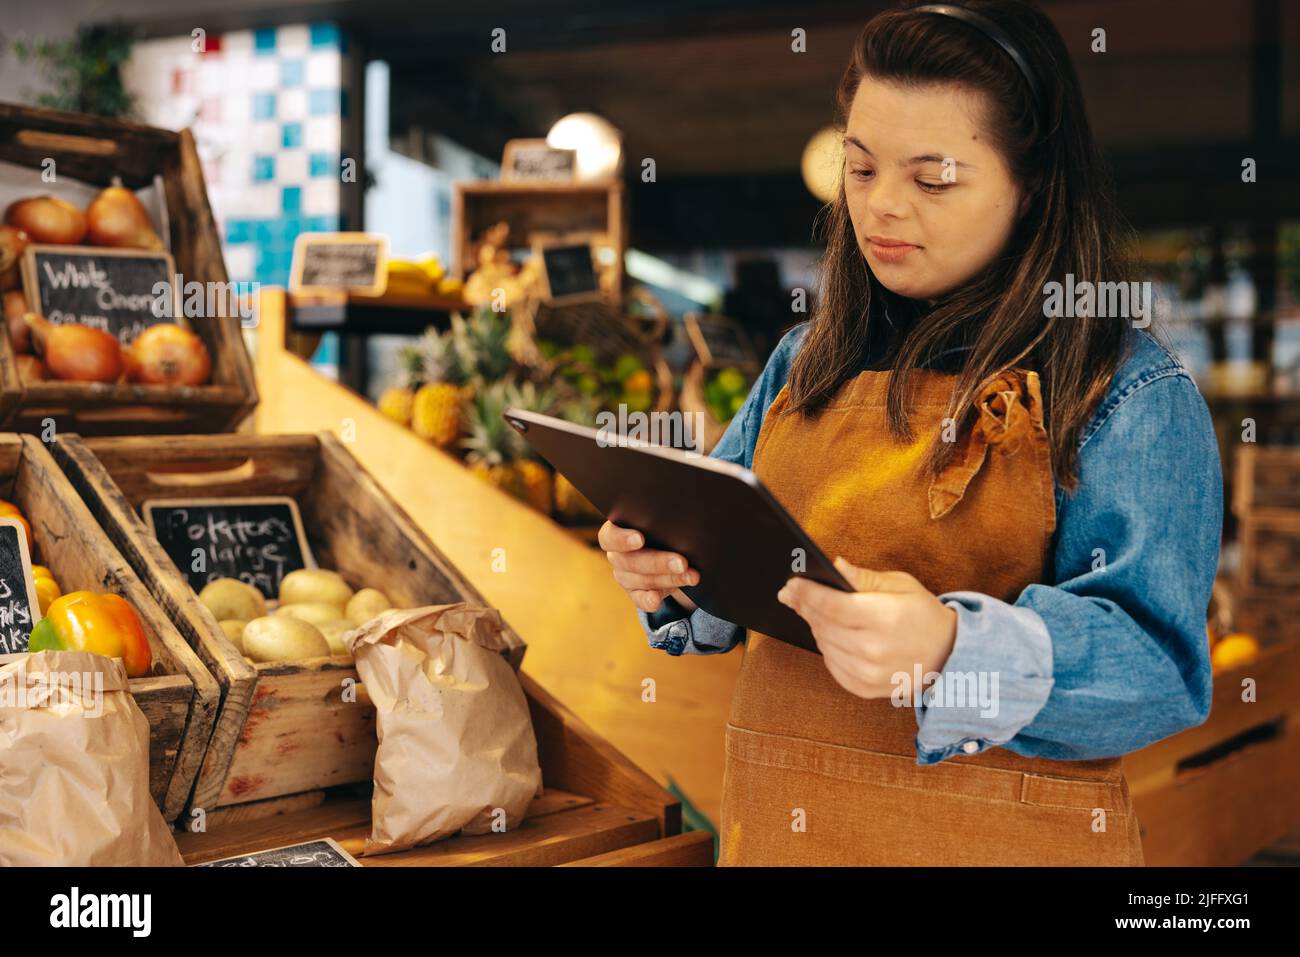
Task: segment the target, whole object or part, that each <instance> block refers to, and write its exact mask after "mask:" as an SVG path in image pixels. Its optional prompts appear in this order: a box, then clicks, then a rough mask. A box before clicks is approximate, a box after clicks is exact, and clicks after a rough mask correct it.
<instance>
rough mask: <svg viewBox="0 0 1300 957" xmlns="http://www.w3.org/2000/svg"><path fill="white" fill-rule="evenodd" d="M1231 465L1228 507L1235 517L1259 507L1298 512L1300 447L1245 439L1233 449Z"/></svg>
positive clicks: (1257, 510) (1299, 501)
mask: <svg viewBox="0 0 1300 957" xmlns="http://www.w3.org/2000/svg"><path fill="white" fill-rule="evenodd" d="M1235 468H1236V476H1235V479H1236V480H1235V482H1234V483H1233V486H1234V487H1233V495H1232V511H1233V512H1234V513H1235V514H1236V515H1237V516H1238V517H1239V518H1246V517H1248V516H1250V515H1251V514H1253V513H1256V512H1259V511H1261V510H1265V511H1271V510H1273V509H1290V510H1295V511H1297V512H1300V449H1287V448H1269V447H1267V446H1264V447H1260V446H1258V445H1255V444H1253V443H1245V444H1243V445H1242V446H1241V447H1240V448H1238V449H1237V453H1236V464H1235Z"/></svg>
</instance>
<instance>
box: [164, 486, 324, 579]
mask: <svg viewBox="0 0 1300 957" xmlns="http://www.w3.org/2000/svg"><path fill="white" fill-rule="evenodd" d="M141 512H142V513H143V515H144V521H145V524H146V525H148V526H149V530H150V531H151V532H153V534H154V537H155V538H157V539H158V543H159V544H160V545H162V547H163V550H164V551H165V552H166V553H167V555H168V557H170V558H171V560H172V562H174V563H175V565H176V567H177V568H179V569H180V570H181V572H182V573H183V574H184V575H185V577H186V578H187V579H188V580H189V583H190V587H191V588H193V589H194V590H195V591H196V592H197V591H202V590H203V586H204V585H206V584H207V583H208V582H210V581H214V580H215V579H218V578H237V579H239V580H240V581H242V582H247V583H248V584H250V585H252V586H253V587H254V588H256V589H257V590H258V591H260V592H261V593H262V594H263V595H265V596H266V597H267V598H276V597H277V596H279V594H280V582H281V581H282V580H283V579H284V576H285V575H287V574H289V572H292V571H297V570H298V569H300V568H315V567H316V560H315V559H314V558H313V557H312V554H311V546H309V545H308V544H307V536H306V535H305V534H303V529H302V517H301V516H300V515H299V514H298V503H297V502H295V501H294V500H293V499H291V498H286V497H284V496H273V497H267V498H222V499H205V500H194V499H184V500H182V499H166V500H164V499H150V500H149V501H147V502H145V503H144V505H143V506H142V507H141ZM200 559H201V561H200Z"/></svg>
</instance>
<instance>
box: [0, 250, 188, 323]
mask: <svg viewBox="0 0 1300 957" xmlns="http://www.w3.org/2000/svg"><path fill="white" fill-rule="evenodd" d="M174 273H175V267H174V264H173V260H172V257H171V255H170V254H168V253H165V252H145V251H143V250H138V249H96V248H93V247H91V246H42V245H32V246H28V247H27V252H26V254H25V255H24V256H23V285H24V291H25V292H26V294H27V301H28V302H29V303H30V304H31V308H32V311H34V312H39V313H40V314H41V315H43V316H44V317H45V318H46V319H48V320H49V321H50V322H53V323H56V324H60V323H69V322H76V323H81V324H82V325H86V326H91V327H93V328H95V329H102V330H104V331H105V332H111V333H112V334H113V335H115V336H117V338H118V341H120V342H121V343H122V345H130V344H131V342H132V341H133V340H134V339H135V337H136V336H138V335H139V334H140V333H142V332H143V331H144V330H145V329H148V328H149V327H150V326H156V325H158V324H159V323H163V322H175V321H176V319H175V317H176V316H179V315H180V314H181V310H180V308H179V296H178V290H177V289H176V285H175V282H174Z"/></svg>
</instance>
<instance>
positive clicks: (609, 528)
mask: <svg viewBox="0 0 1300 957" xmlns="http://www.w3.org/2000/svg"><path fill="white" fill-rule="evenodd" d="M596 540H597V542H599V543H600V547H601V548H602V549H604V551H605V557H606V558H608V559H609V563H610V564H611V565H613V566H614V580H615V581H616V582H618V583H619V584H620V585H621V586H623V590H624V591H626V592H627V593H628V595H630V596H631V598H632V602H633V604H635V605H636V606H637V607H638V608H640V609H641V610H642V611H645V612H651V611H654V610H655V609H656V608H658V607H659V606H660V605H661V604H663V600H664V598H666V597H667V596H669V595H672V596H673V598H674V599H676V600H677V601H678V602H680V603H681V605H682V607H684V608H686V609H687V610H691V609H694V608H695V602H693V601H691V600H690V599H689V598H687V597H686V595H684V594H683V593H682V592H681V590H680V589H681V587H682V586H689V585H698V584H699V583H700V573H699V572H698V571H696V570H695V569H694V568H691V567H690V565H689V564H688V563H687V561H686V559H685V558H684V557H683V556H681V555H678V554H677V553H676V552H661V551H658V550H656V549H651V548H646V547H645V536H644V535H642V534H641V533H640V532H638V531H637V530H636V529H632V528H623V527H622V526H619V525H615V524H614V523H613V522H608V521H607V522H605V524H604V525H602V526H600V532H599V533H598V534H597V536H596Z"/></svg>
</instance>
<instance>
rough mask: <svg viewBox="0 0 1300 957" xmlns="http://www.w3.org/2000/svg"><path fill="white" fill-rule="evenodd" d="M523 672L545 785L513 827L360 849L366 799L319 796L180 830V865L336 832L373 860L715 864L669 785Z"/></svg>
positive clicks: (408, 863)
mask: <svg viewBox="0 0 1300 957" xmlns="http://www.w3.org/2000/svg"><path fill="white" fill-rule="evenodd" d="M519 678H520V682H521V684H522V685H523V689H524V694H525V695H526V696H527V698H528V707H529V711H530V713H531V715H532V719H533V728H534V730H535V731H536V733H537V756H538V760H539V761H540V763H541V766H542V783H543V785H544V790H543V793H542V794H541V796H540V797H537V798H535V799H534V800H533V802H532V804H531V805H530V806H529V808H528V812H527V814H526V815H525V818H524V821H523V823H522V824H521V825H520V826H519V827H517V828H516V829H514V830H512V831H508V832H506V833H504V834H483V835H464V836H458V837H453V838H449V839H447V840H444V841H439V842H437V843H435V844H430V845H427V846H425V847H416V848H412V849H411V850H408V851H402V852H399V853H396V854H382V855H377V856H374V857H359V855H360V853H361V849H362V847H363V846H364V844H365V839H366V837H367V835H369V833H370V826H371V821H370V802H369V801H368V800H365V799H364V798H361V799H357V798H352V799H338V800H336V799H329V800H323V799H322V800H320V801H319V802H318V803H316V804H315V805H314V806H312V807H307V808H301V809H296V810H291V811H288V812H286V813H282V814H275V815H272V816H263V817H255V818H251V819H245V820H240V821H232V822H230V823H224V824H221V825H219V826H217V827H210V828H209V829H208V830H207V831H206V832H204V833H185V834H179V835H177V838H176V843H177V846H178V847H179V848H180V850H181V854H182V855H183V856H184V858H185V861H186V863H188V864H201V863H204V862H207V861H213V860H219V859H222V858H227V857H235V856H239V855H243V854H250V853H253V852H256V851H259V850H265V849H267V848H272V847H281V846H284V845H287V844H296V843H300V842H303V841H311V840H319V839H320V838H324V837H332V838H333V839H334V840H336V841H337V842H338V843H339V844H340V845H341V846H342V847H343V849H344V850H346V851H348V852H349V853H351V854H353V855H354V856H358V858H359V860H360V861H361V863H362V864H364V865H366V866H375V867H448V866H455V865H473V866H503V865H525V866H534V867H536V866H544V865H552V864H575V865H578V866H583V865H591V866H610V865H613V864H624V865H637V866H648V865H653V864H659V865H670V864H671V865H683V864H693V865H703V866H707V865H710V864H712V863H713V839H712V836H711V835H708V834H700V833H699V832H696V833H695V834H691V835H683V834H681V805H680V804H679V803H678V801H677V800H676V799H675V798H674V797H673V796H672V795H671V794H670V793H668V791H666V790H664V788H662V787H660V786H659V785H658V784H657V783H656V782H655V781H654V780H653V779H652V778H651V777H650V776H649V775H647V774H646V773H645V772H644V771H642V770H641V769H640V768H638V767H637V766H636V765H634V764H633V763H632V762H631V761H629V760H628V759H627V757H626V756H624V755H623V754H622V753H621V752H619V751H618V750H617V749H616V748H614V747H613V745H611V744H609V743H608V742H607V741H605V740H604V739H603V738H601V737H600V736H599V735H597V734H596V732H595V731H593V730H592V729H591V728H590V727H589V726H588V725H587V724H586V723H584V722H583V721H581V720H580V719H579V718H578V717H577V716H576V715H574V714H573V713H572V712H571V711H569V709H568V708H566V707H564V706H563V705H562V704H560V702H558V701H557V700H556V699H555V698H554V697H552V696H551V695H550V694H549V693H548V692H547V691H545V690H544V689H543V688H541V687H540V686H539V685H538V684H537V683H536V682H535V681H533V680H532V679H530V678H529V677H528V676H527V675H526V674H521V675H520V676H519Z"/></svg>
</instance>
